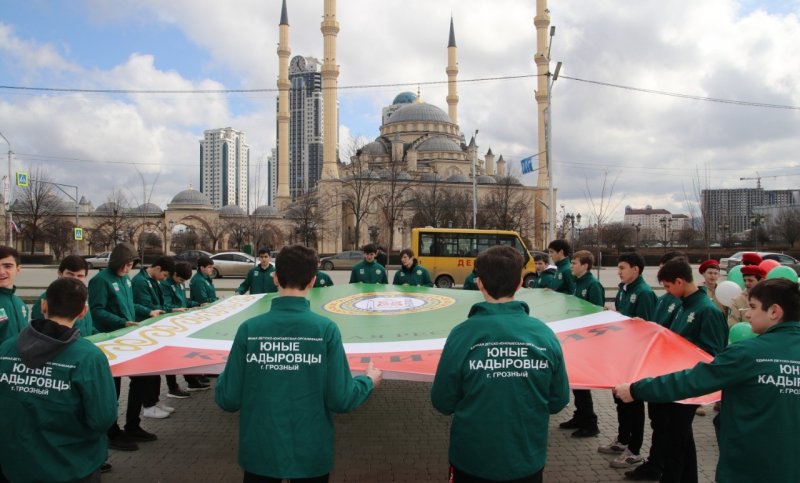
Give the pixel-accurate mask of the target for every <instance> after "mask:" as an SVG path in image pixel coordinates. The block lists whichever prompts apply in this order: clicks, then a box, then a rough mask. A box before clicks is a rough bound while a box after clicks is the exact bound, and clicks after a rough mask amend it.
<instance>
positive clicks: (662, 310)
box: [652, 292, 682, 329]
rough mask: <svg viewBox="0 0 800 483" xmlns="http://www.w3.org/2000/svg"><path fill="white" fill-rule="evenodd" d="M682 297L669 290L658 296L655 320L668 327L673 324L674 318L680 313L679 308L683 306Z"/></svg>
mask: <svg viewBox="0 0 800 483" xmlns="http://www.w3.org/2000/svg"><path fill="white" fill-rule="evenodd" d="M681 305H682V304H681V299H679V298H678V297H675V296H673V295H672V294H670V293H669V292H667V293H665V294H664V295H662V296H661V297H659V298H658V302H657V303H656V311H655V314H653V320H652V321H653V322H657V323H658V324H659V325H663V326H664V327H666V328H668V329H669V327H670V326H671V325H672V320H673V319H675V315H677V314H678V309H680V308H681Z"/></svg>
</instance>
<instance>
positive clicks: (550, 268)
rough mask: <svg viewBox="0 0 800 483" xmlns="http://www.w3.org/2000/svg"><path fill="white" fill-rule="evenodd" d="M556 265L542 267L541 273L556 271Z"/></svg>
mask: <svg viewBox="0 0 800 483" xmlns="http://www.w3.org/2000/svg"><path fill="white" fill-rule="evenodd" d="M557 272H558V267H556V266H555V265H548V266H547V268H545V269H544V271H543V272H542V273H557Z"/></svg>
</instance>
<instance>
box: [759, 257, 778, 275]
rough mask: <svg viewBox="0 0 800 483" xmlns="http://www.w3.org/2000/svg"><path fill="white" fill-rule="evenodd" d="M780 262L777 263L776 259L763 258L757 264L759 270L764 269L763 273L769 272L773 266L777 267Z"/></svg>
mask: <svg viewBox="0 0 800 483" xmlns="http://www.w3.org/2000/svg"><path fill="white" fill-rule="evenodd" d="M780 265H781V264H780V263H778V261H776V260H764V261H763V262H761V263H759V264H758V267H759V268H760V269H761V270H764V273H769V271H770V270H772V269H773V268H775V267H779V266H780Z"/></svg>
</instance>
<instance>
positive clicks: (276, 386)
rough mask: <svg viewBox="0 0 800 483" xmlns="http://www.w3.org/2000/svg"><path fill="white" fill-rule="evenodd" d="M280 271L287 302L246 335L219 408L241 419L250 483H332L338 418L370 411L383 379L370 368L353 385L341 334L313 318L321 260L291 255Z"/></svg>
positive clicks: (242, 332)
mask: <svg viewBox="0 0 800 483" xmlns="http://www.w3.org/2000/svg"><path fill="white" fill-rule="evenodd" d="M276 265H277V267H276V278H277V281H278V294H279V297H277V298H274V299H273V300H272V306H271V308H270V311H269V312H267V313H266V314H263V315H259V316H257V317H254V318H252V319H249V320H247V321H245V322H244V323H243V324H242V325H241V326H240V327H239V330H238V331H237V332H236V337H235V338H234V341H233V346H232V347H231V352H230V355H229V356H228V362H227V364H226V365H225V370H224V371H223V372H222V374H220V376H219V379H218V380H217V386H216V389H215V391H216V397H215V400H216V402H217V404H218V405H219V407H220V408H222V409H223V410H225V411H230V412H235V411H241V417H240V420H239V464H240V465H241V466H242V468H243V469H244V471H245V477H244V481H254V482H255V481H258V482H262V481H280V480H281V479H289V480H291V479H296V478H313V481H328V474H329V473H330V469H331V466H332V465H333V443H334V429H333V420H332V413H346V412H350V411H353V410H354V409H356V408H357V407H359V406H360V405H361V404H363V403H364V402H365V401H366V400H367V398H368V397H369V395H370V393H371V392H372V389H373V388H374V387H376V386H377V385H378V383H379V382H380V381H381V371H380V370H378V369H375V368H374V367H373V366H372V363H370V364H369V366H368V367H367V370H366V375H365V376H356V377H353V376H352V375H351V373H350V366H349V364H348V363H347V357H346V355H345V352H344V346H343V345H342V338H341V334H340V332H339V328H338V327H337V326H336V324H335V323H333V321H331V320H330V319H328V318H326V317H323V316H321V315H317V314H315V313H313V312H311V308H310V306H309V303H308V300H307V299H306V296H307V295H308V291H309V290H310V289H311V287H312V286H313V285H314V278H315V277H314V274H315V273H316V272H317V254H316V252H315V251H314V250H313V249H310V248H306V247H304V246H302V245H293V246H289V247H284V248H283V250H281V252H280V254H278V257H277V264H276ZM272 479H274V480H272Z"/></svg>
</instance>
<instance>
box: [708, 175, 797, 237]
mask: <svg viewBox="0 0 800 483" xmlns="http://www.w3.org/2000/svg"><path fill="white" fill-rule="evenodd" d="M702 197H703V214H704V217H705V221H706V224H707V226H708V231H709V233H710V235H711V238H712V239H714V240H720V239H721V238H722V237H723V236H724V235H723V234H724V233H727V234H734V233H741V232H744V231H745V230H749V229H751V228H753V224H754V220H753V219H751V217H753V215H754V214H755V213H756V210H755V208H756V207H765V206H786V205H791V204H792V203H793V197H792V190H765V189H762V188H739V189H715V190H703V192H702ZM767 222H768V220H761V219H759V220H758V221H757V223H759V224H766V223H767Z"/></svg>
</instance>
